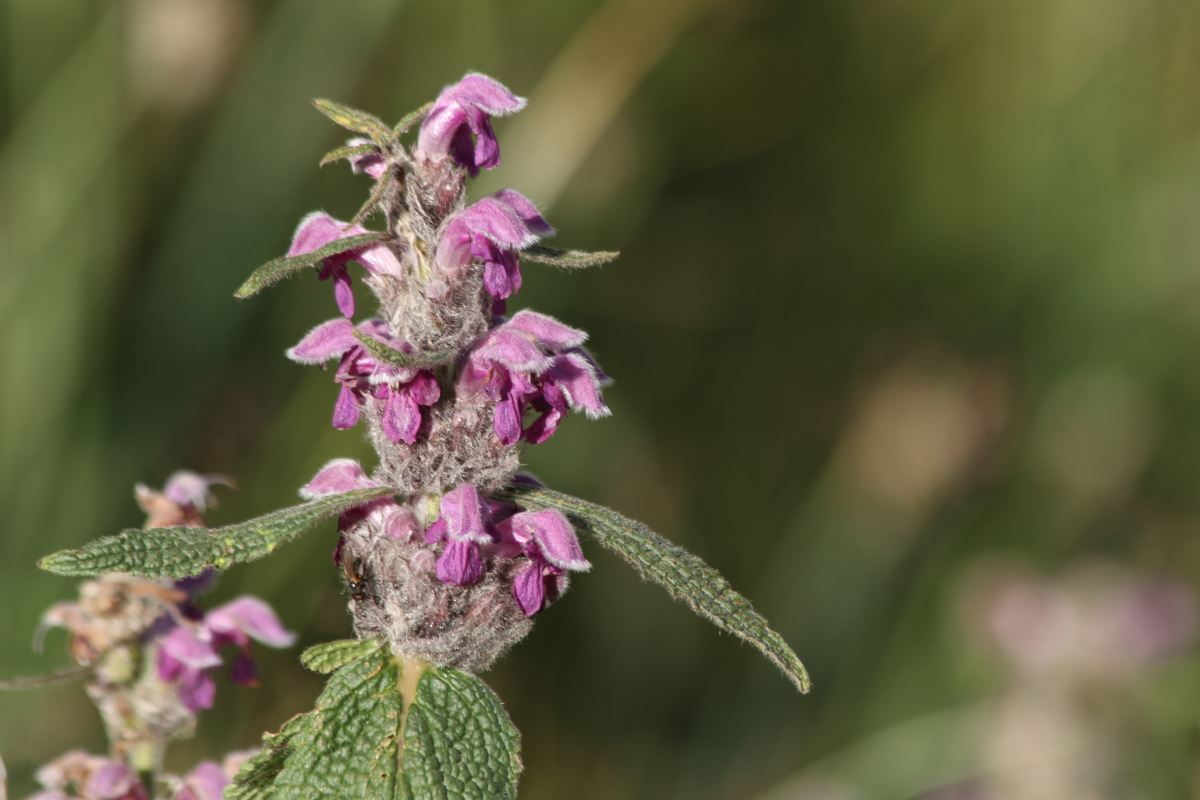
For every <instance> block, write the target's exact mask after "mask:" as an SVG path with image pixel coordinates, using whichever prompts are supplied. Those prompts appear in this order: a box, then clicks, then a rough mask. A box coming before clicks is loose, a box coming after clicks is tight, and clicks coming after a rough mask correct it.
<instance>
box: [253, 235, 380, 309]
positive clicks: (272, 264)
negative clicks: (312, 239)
mask: <svg viewBox="0 0 1200 800" xmlns="http://www.w3.org/2000/svg"><path fill="white" fill-rule="evenodd" d="M389 235H390V234H388V233H385V232H382V231H368V232H367V233H360V234H357V235H355V236H343V237H342V238H341V239H336V240H334V241H332V242H330V243H329V244H327V245H325V246H324V247H318V248H317V249H316V250H313V251H312V252H311V253H304V254H302V255H298V256H284V257H281V258H276V259H272V260H271V261H268V262H267V263H265V264H263V265H262V266H261V267H259V268H258V269H256V270H254V272H252V273H250V277H249V278H247V279H246V282H245V283H243V284H242V285H241V286H240V287H238V290H237V291H236V292H234V293H233V296H234V297H236V298H238V299H239V300H244V299H246V298H247V297H251V296H253V295H256V294H258V293H259V292H261V291H262V290H263V289H266V288H267V287H268V286H273V285H275V284H276V283H279V282H280V281H281V280H283V279H284V278H290V277H291V276H293V275H295V274H296V273H297V272H300V271H301V270H304V269H307V268H309V267H315V266H316V265H317V264H319V263H320V262H321V261H323V260H324V259H326V258H329V257H330V256H336V255H338V254H339V253H345V252H348V251H350V250H357V249H358V248H360V247H364V246H365V245H369V244H374V243H375V242H381V241H383V240H384V239H387V238H388V236H389Z"/></svg>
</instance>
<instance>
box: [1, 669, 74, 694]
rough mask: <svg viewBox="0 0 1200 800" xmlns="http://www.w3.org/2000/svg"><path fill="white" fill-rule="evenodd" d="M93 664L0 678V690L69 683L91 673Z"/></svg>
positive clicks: (15, 690) (7, 690) (11, 690)
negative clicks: (44, 672) (40, 673)
mask: <svg viewBox="0 0 1200 800" xmlns="http://www.w3.org/2000/svg"><path fill="white" fill-rule="evenodd" d="M92 669H94V667H93V666H91V665H89V666H84V667H66V668H65V669H60V670H58V671H57V672H49V673H46V674H45V675H22V676H20V677H18V678H0V692H23V691H26V690H28V689H41V688H43V687H45V686H58V685H59V684H60V683H70V682H71V681H77V680H80V679H81V678H85V677H87V676H88V675H89V674H91V672H92Z"/></svg>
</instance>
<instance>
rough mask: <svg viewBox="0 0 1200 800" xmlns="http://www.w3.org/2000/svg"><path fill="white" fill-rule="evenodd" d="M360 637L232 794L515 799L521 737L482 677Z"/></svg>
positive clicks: (259, 798)
mask: <svg viewBox="0 0 1200 800" xmlns="http://www.w3.org/2000/svg"><path fill="white" fill-rule="evenodd" d="M334 644H337V645H339V646H340V645H343V644H346V643H334ZM354 644H355V645H357V646H359V647H357V648H356V649H357V650H358V653H357V656H356V657H355V658H354V659H353V660H350V661H348V662H346V663H344V664H343V665H342V666H340V667H338V668H337V669H336V671H334V672H333V674H332V676H331V677H330V679H329V682H328V683H327V684H326V685H325V689H324V690H323V691H322V692H321V696H320V697H318V698H317V703H316V707H315V708H314V709H313V710H312V711H310V712H308V713H307V714H302V715H300V716H298V717H294V718H293V719H292V720H290V721H289V722H288V723H287V724H285V725H284V727H283V728H282V729H281V730H280V732H279V733H278V734H275V735H268V736H266V737H265V738H264V740H263V749H262V751H261V752H260V753H259V754H258V755H257V756H255V757H254V758H252V759H250V760H249V761H248V762H246V764H245V765H244V766H243V767H242V769H241V771H240V772H239V773H238V774H237V776H236V777H235V778H234V780H233V784H232V785H231V786H230V787H229V789H227V790H226V794H225V796H226V798H229V800H315V799H316V798H339V799H340V798H356V799H357V798H371V800H475V799H476V798H477V799H478V800H492V799H493V798H515V797H516V786H517V778H518V776H519V774H520V770H521V762H520V757H519V754H518V753H519V747H520V736H519V735H518V734H517V731H516V730H515V729H514V728H513V726H512V723H511V722H510V721H509V719H508V715H507V714H506V713H505V712H504V708H503V706H501V705H500V701H499V700H498V699H497V698H496V696H495V694H493V693H492V691H491V690H490V689H488V687H487V686H486V685H485V684H484V683H483V682H482V681H481V680H479V678H476V677H475V676H474V675H469V674H467V673H465V672H460V671H458V670H454V669H449V668H443V667H432V666H430V665H428V664H424V663H422V662H417V661H410V660H406V659H403V658H398V657H395V656H393V655H392V654H391V653H390V652H388V650H387V648H386V647H385V646H384V645H383V643H382V642H379V641H371V642H356V643H354ZM335 649H336V650H338V652H341V653H345V652H346V651H345V650H340V649H338V648H335ZM329 652H331V653H332V652H334V651H333V650H330V651H329Z"/></svg>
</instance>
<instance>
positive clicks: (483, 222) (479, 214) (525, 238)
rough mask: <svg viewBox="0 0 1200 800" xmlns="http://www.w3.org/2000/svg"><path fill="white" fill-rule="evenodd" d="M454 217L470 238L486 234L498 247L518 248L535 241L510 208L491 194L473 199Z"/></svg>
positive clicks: (536, 237)
mask: <svg viewBox="0 0 1200 800" xmlns="http://www.w3.org/2000/svg"><path fill="white" fill-rule="evenodd" d="M458 218H459V219H461V220H462V221H463V223H465V224H466V226H467V229H468V230H469V231H470V232H471V235H472V237H475V236H483V237H486V238H487V239H488V240H489V241H491V242H493V243H494V244H496V246H497V247H499V248H501V249H502V250H511V249H518V250H519V249H521V248H524V247H529V246H530V245H531V244H533V243H534V242H536V241H537V240H538V236H537V234H535V233H534V232H533V231H531V230H529V227H528V226H527V225H526V224H525V220H523V219H521V216H520V215H519V214H518V213H517V212H516V211H515V210H514V209H513V207H512V206H510V205H509V204H508V203H506V202H504V201H503V200H499V199H497V198H495V197H485V198H483V199H482V200H477V201H476V202H474V203H472V204H471V205H469V206H467V207H466V208H464V209H463V210H462V211H460V212H458Z"/></svg>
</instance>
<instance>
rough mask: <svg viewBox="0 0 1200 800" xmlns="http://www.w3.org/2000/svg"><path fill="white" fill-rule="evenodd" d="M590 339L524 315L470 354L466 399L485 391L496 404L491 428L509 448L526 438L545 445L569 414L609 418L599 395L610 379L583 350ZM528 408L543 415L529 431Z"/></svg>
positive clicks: (462, 380) (462, 381)
mask: <svg viewBox="0 0 1200 800" xmlns="http://www.w3.org/2000/svg"><path fill="white" fill-rule="evenodd" d="M586 338H587V335H586V334H585V333H583V331H578V330H575V329H574V328H569V327H567V326H566V325H563V324H562V323H561V322H559V321H558V320H555V319H553V318H551V317H548V316H546V315H544V314H538V313H537V312H534V311H529V310H522V311H519V312H517V313H516V314H515V315H514V316H513V318H512V319H510V320H508V321H507V322H505V323H503V324H501V325H499V326H497V327H496V328H493V329H492V331H491V332H489V333H488V334H487V336H485V337H484V338H483V339H482V340H480V342H479V344H477V345H476V346H475V347H474V348H473V349H472V350H471V352H470V354H469V355H468V356H467V362H466V364H465V365H464V367H463V370H462V374H461V375H460V376H459V383H458V390H459V392H461V393H462V394H463V395H464V396H469V395H471V394H474V393H480V392H482V393H483V394H484V395H485V396H486V397H488V398H489V399H490V400H493V401H495V403H496V410H495V412H494V415H493V418H492V427H493V429H494V430H495V432H496V436H497V438H499V439H500V441H501V442H503V443H504V444H506V445H511V444H515V443H516V442H517V441H518V440H519V439H520V438H521V437H522V436H524V437H525V439H526V440H527V441H529V442H532V443H534V444H540V443H541V442H544V441H546V439H548V438H550V436H551V435H552V434H553V433H554V431H555V430H556V429H557V428H558V423H559V422H560V421H561V420H562V418H563V417H564V416H565V415H566V413H567V411H569V410H578V411H583V412H584V413H585V414H587V415H588V416H589V417H591V418H593V419H595V418H597V417H603V416H607V415H608V414H609V413H610V412H609V410H608V406H606V405H605V404H604V398H603V396H602V395H601V392H600V387H601V386H602V385H603V384H604V383H606V382H607V380H608V378H607V376H606V375H605V374H604V373H603V372H602V371H601V370H600V368H599V366H598V365H597V364H596V362H595V361H593V360H592V358H591V356H589V355H588V354H587V353H586V352H584V351H583V350H582V349H581V347H580V346H581V345H582V344H583V342H584V340H585V339H586ZM527 409H533V410H534V411H535V412H537V414H538V416H537V417H536V418H535V419H534V420H533V421H532V422H531V423H530V424H529V425H527V426H526V425H525V424H524V418H525V411H526V410H527Z"/></svg>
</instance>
